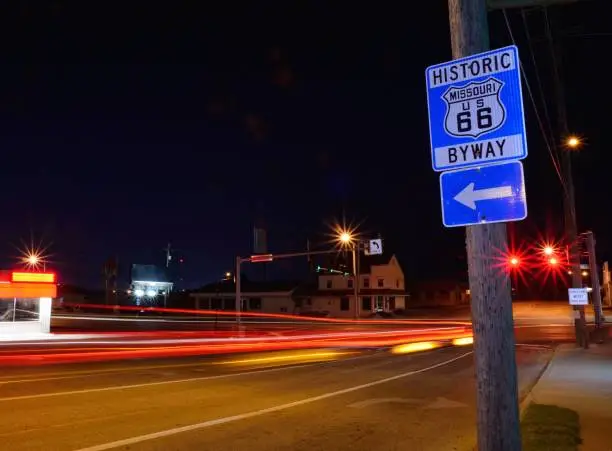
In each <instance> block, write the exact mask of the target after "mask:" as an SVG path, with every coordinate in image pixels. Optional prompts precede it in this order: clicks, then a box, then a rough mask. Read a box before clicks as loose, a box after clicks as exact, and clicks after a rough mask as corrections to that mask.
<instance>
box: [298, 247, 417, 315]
mask: <svg viewBox="0 0 612 451" xmlns="http://www.w3.org/2000/svg"><path fill="white" fill-rule="evenodd" d="M360 260H361V261H360V264H359V266H360V271H359V287H358V299H359V302H357V305H356V303H355V278H354V277H353V276H350V275H349V276H345V275H342V274H321V275H319V277H318V281H317V282H318V284H317V289H316V290H315V291H311V292H300V290H297V291H296V292H295V293H294V297H295V298H296V300H297V301H298V305H300V306H301V311H302V312H303V313H309V312H313V313H314V312H328V313H329V315H330V316H333V317H339V318H342V317H348V318H354V317H355V316H360V317H361V316H368V315H371V314H372V313H375V312H393V311H394V310H401V309H404V308H405V307H406V299H407V298H409V294H408V293H407V292H406V289H405V282H404V272H403V271H402V268H401V266H400V264H399V262H398V261H397V258H396V257H395V255H393V256H391V258H389V257H384V256H382V255H379V256H369V257H362V258H361V259H360ZM356 307H357V309H356Z"/></svg>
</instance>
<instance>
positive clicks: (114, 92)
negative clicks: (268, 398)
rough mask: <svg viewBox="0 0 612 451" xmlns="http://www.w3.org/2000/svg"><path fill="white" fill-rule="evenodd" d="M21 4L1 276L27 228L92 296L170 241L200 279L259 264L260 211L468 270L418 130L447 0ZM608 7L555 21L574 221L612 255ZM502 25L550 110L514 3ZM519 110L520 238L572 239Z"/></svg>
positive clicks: (543, 52)
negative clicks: (577, 143) (105, 269)
mask: <svg viewBox="0 0 612 451" xmlns="http://www.w3.org/2000/svg"><path fill="white" fill-rule="evenodd" d="M15 3H16V4H17V5H18V6H16V7H14V8H12V9H7V10H6V11H4V13H3V20H4V21H5V24H6V25H5V27H4V30H5V31H4V33H5V37H4V38H3V39H4V46H3V47H4V49H5V50H8V53H6V54H5V59H4V64H3V65H2V69H1V71H2V72H1V75H0V77H1V78H2V85H1V88H0V93H1V95H0V115H1V121H0V149H1V150H2V154H3V158H2V165H0V176H1V178H0V180H2V182H3V186H4V189H3V192H4V195H3V196H2V198H1V200H0V203H1V204H0V205H2V211H3V212H4V213H5V215H4V216H3V219H2V221H1V223H0V236H2V240H0V254H1V255H2V256H3V258H2V263H3V266H5V267H6V266H11V265H13V264H14V258H13V257H14V256H15V255H17V251H16V249H15V246H19V245H20V243H21V241H22V240H24V241H28V240H29V239H30V237H31V236H34V238H35V240H36V241H39V240H42V241H43V243H45V244H52V246H51V248H50V250H51V252H52V254H53V256H52V258H51V260H52V261H53V262H54V264H53V265H54V266H55V267H56V268H57V270H58V271H59V273H60V275H61V278H62V279H63V280H64V281H67V282H70V283H79V284H86V285H90V286H95V285H101V283H102V278H101V271H102V265H103V263H104V261H105V260H106V259H107V258H108V257H110V256H111V255H117V256H118V257H119V262H120V265H121V266H122V272H123V273H124V274H125V273H126V272H127V268H128V265H129V264H131V263H159V264H163V262H164V253H163V250H162V249H163V247H164V246H165V245H166V244H167V242H171V243H172V245H173V246H175V247H176V248H177V254H176V255H177V257H178V256H179V255H180V256H181V257H182V258H183V259H184V263H183V264H182V267H181V271H182V276H183V277H184V280H185V284H186V286H197V285H201V284H203V283H205V282H208V281H210V280H212V279H215V278H217V277H219V276H220V274H222V273H223V272H224V271H226V270H231V265H232V262H233V258H234V257H235V255H236V254H243V255H246V254H249V252H250V246H251V241H252V231H251V228H252V225H253V223H254V221H258V220H263V221H264V222H265V224H266V226H267V229H268V234H269V244H270V250H271V251H274V252H283V251H294V250H302V249H303V248H304V243H305V240H306V238H307V237H311V238H312V239H313V240H315V239H317V237H319V238H321V237H323V236H324V234H325V233H327V232H328V224H330V223H333V221H334V220H335V219H341V218H342V216H343V215H345V217H346V218H347V220H348V221H353V222H360V223H362V227H361V229H362V230H363V231H365V232H371V233H378V232H380V233H381V234H382V236H383V237H384V239H385V246H386V248H387V249H388V250H390V251H393V252H395V253H396V254H397V255H398V257H399V258H400V261H401V263H402V264H403V266H404V270H405V272H406V273H407V277H408V278H418V277H432V276H433V275H439V276H442V275H443V276H446V275H454V274H460V273H461V272H462V271H464V269H465V262H464V257H463V256H464V246H463V241H464V238H463V236H464V233H463V230H462V229H445V228H444V227H443V226H442V223H441V214H440V203H439V187H438V175H437V174H435V173H434V172H433V170H432V169H431V160H430V151H429V138H428V128H427V122H426V121H427V116H426V103H425V85H424V70H425V68H426V66H428V65H431V64H435V63H438V62H442V61H446V60H449V59H450V41H449V30H448V12H447V7H446V1H445V0H432V1H427V2H420V5H419V8H420V10H419V11H417V10H416V9H415V10H412V11H410V10H408V9H407V8H406V7H404V6H402V3H401V2H379V3H371V2H370V3H364V4H363V6H360V5H359V4H351V3H346V2H330V1H308V2H274V3H268V2H256V3H253V4H252V5H251V6H245V5H244V4H246V3H247V2H240V3H235V4H234V5H230V2H185V3H182V2H178V1H173V2H170V1H167V2H142V3H139V2H134V5H138V6H139V7H138V8H136V7H134V8H133V9H131V8H129V7H128V8H126V6H125V5H126V4H128V3H130V2H101V1H87V2H67V1H59V0H58V1H55V2H48V1H43V0H40V1H21V2H15ZM199 3H202V5H205V4H208V3H222V4H223V5H225V6H224V9H220V7H218V6H216V7H214V8H213V7H210V6H194V5H196V4H199ZM243 3H244V4H243ZM396 3H397V5H396ZM608 3H609V2H608V1H605V0H600V1H585V2H583V3H577V4H573V5H567V6H564V7H562V8H560V9H559V11H560V12H561V13H562V17H561V21H560V22H559V23H558V24H557V25H558V27H557V28H558V29H559V30H561V31H562V32H563V41H562V43H563V64H564V71H563V76H564V78H565V88H566V95H567V105H568V115H569V124H570V129H571V130H572V131H575V132H577V133H579V134H581V135H582V136H584V137H585V138H586V140H587V146H586V147H585V148H584V150H583V152H582V153H581V154H580V155H577V156H576V158H575V167H574V169H575V174H576V186H577V201H578V205H579V206H578V215H579V223H580V227H581V229H584V228H593V229H594V231H595V233H596V234H597V237H598V245H599V253H600V256H601V257H606V256H608V255H610V251H611V250H612V242H611V241H610V238H609V231H610V230H611V229H612V222H611V215H610V214H609V213H608V211H609V208H610V207H609V205H607V201H608V193H609V192H610V189H609V180H610V177H609V172H610V169H609V168H610V162H611V158H610V156H609V153H610V149H611V148H610V144H609V142H608V139H607V137H608V135H609V133H608V129H609V127H610V125H609V123H608V122H609V120H610V114H609V111H608V108H609V107H608V105H610V104H611V103H612V94H611V89H610V88H609V87H608V86H607V85H606V83H608V78H609V77H607V76H605V75H601V74H602V73H603V74H605V73H607V72H606V69H605V68H606V67H608V65H609V59H610V51H609V48H610V45H611V44H612V34H611V33H612V29H611V27H610V25H609V20H608V17H610V12H611V11H610V7H609V6H608V5H607V4H608ZM181 5H183V6H181ZM185 5H190V6H185ZM508 15H509V19H510V23H511V27H512V30H513V33H514V34H515V39H516V41H517V44H518V45H519V51H520V53H521V57H522V60H523V62H524V64H525V67H526V70H527V76H528V78H529V82H530V84H531V86H532V89H533V90H534V95H535V96H536V101H537V102H538V109H539V111H540V114H541V115H542V117H543V118H544V109H543V106H542V104H541V103H540V90H539V88H538V83H537V78H536V75H535V74H536V71H535V70H534V65H533V62H532V59H531V55H530V53H529V51H530V50H529V46H528V41H527V39H526V34H525V29H524V27H523V23H522V19H521V15H520V12H518V11H510V12H509V13H508ZM542 17H543V16H542V14H541V12H539V11H535V12H534V11H530V12H529V13H528V15H527V22H528V26H529V30H530V33H531V38H532V44H533V49H534V52H535V56H536V62H537V68H538V73H539V76H540V78H541V81H542V86H543V90H544V98H546V99H548V101H549V103H551V105H552V103H553V100H554V97H553V91H552V90H551V84H552V82H551V80H552V79H551V70H552V69H551V65H550V62H549V53H548V47H547V43H546V41H545V40H544V36H545V35H544V22H543V20H542ZM490 29H491V38H492V39H491V45H492V47H501V46H504V45H508V44H511V43H512V41H511V39H510V37H509V34H508V31H507V29H506V26H505V23H504V20H503V16H502V14H501V12H493V13H491V14H490ZM525 103H526V105H525V107H526V116H527V120H528V134H529V135H528V136H529V153H530V156H529V157H528V159H527V161H526V177H527V193H528V202H529V218H528V219H527V220H526V221H524V222H523V223H520V224H516V226H515V227H513V228H512V230H511V233H512V234H513V236H514V237H515V238H516V240H518V241H523V240H532V239H533V238H534V237H537V236H538V235H542V236H545V237H550V238H555V239H560V238H561V234H560V233H561V232H560V230H561V225H562V215H561V191H560V184H559V181H558V180H557V179H556V176H555V174H554V169H553V166H552V163H551V160H550V157H549V155H548V152H547V150H546V147H545V146H544V144H543V140H542V134H541V132H540V129H539V128H538V123H537V121H536V120H535V115H534V110H533V107H532V106H531V103H530V100H529V98H528V97H527V96H525ZM549 115H550V123H551V124H552V126H555V125H556V122H555V121H554V118H555V116H554V110H552V109H551V111H549ZM545 123H546V121H545ZM554 133H557V132H556V131H555V132H554ZM557 136H558V135H557ZM300 265H301V266H300ZM300 267H303V262H292V263H278V264H275V265H274V266H273V268H274V270H273V271H274V274H275V275H278V276H288V275H291V274H294V273H295V270H296V268H300Z"/></svg>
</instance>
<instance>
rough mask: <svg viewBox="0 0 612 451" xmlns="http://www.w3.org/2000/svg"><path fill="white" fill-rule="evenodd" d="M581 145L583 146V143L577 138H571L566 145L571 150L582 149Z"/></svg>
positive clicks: (566, 141)
mask: <svg viewBox="0 0 612 451" xmlns="http://www.w3.org/2000/svg"><path fill="white" fill-rule="evenodd" d="M580 144H582V142H581V141H580V138H578V137H577V136H569V137H568V138H567V139H566V140H565V145H566V146H567V147H569V148H570V149H577V148H578V147H580Z"/></svg>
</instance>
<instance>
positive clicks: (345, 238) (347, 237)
mask: <svg viewBox="0 0 612 451" xmlns="http://www.w3.org/2000/svg"><path fill="white" fill-rule="evenodd" d="M338 242H339V243H340V246H342V247H344V248H349V249H350V250H351V253H352V254H353V278H354V280H353V296H354V298H355V319H358V318H359V251H360V241H359V240H358V239H356V238H355V236H354V235H353V233H352V232H351V231H350V230H343V229H338Z"/></svg>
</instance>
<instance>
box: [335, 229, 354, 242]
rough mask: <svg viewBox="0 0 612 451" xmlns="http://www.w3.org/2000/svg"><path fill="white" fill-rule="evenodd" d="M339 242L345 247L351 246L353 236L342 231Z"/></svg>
mask: <svg viewBox="0 0 612 451" xmlns="http://www.w3.org/2000/svg"><path fill="white" fill-rule="evenodd" d="M338 241H340V243H341V244H343V245H349V244H351V243H352V242H353V235H352V234H351V233H350V232H347V231H342V232H340V234H339V235H338Z"/></svg>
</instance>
